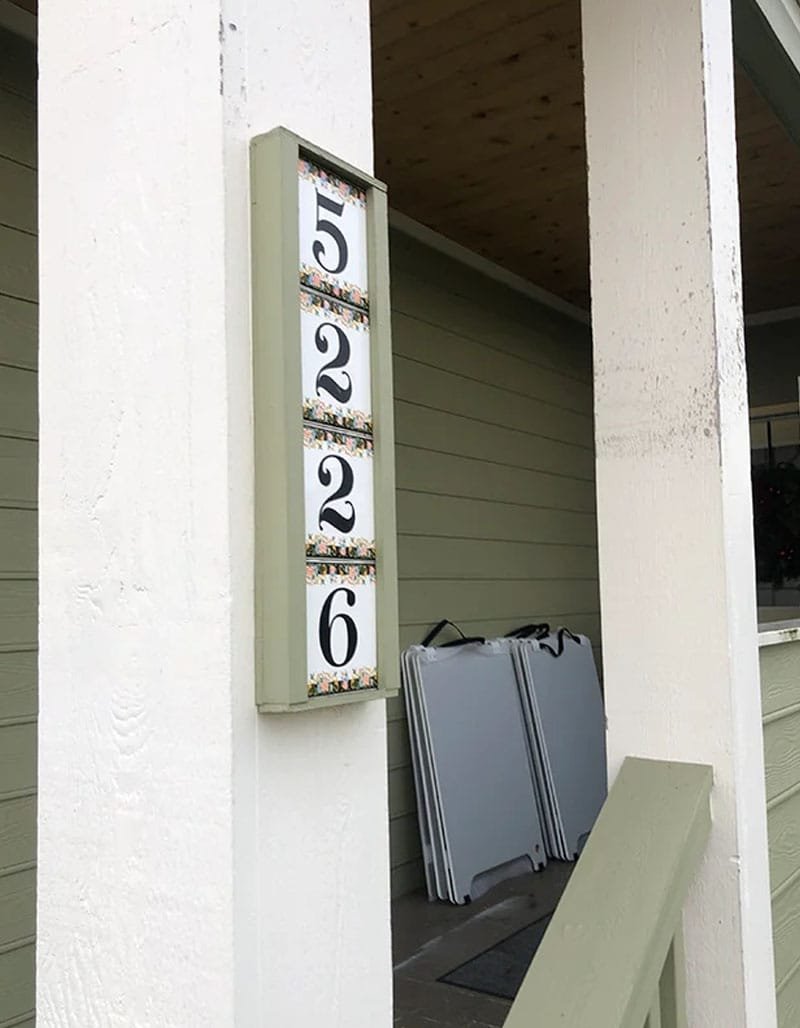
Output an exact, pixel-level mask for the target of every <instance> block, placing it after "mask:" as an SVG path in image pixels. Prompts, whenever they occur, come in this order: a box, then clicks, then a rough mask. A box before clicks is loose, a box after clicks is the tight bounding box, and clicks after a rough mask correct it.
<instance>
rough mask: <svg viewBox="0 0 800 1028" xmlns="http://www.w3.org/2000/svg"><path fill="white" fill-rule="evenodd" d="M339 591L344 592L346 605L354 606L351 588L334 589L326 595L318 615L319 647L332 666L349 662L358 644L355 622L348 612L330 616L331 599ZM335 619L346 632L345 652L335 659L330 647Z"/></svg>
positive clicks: (354, 597)
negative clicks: (340, 657) (339, 658)
mask: <svg viewBox="0 0 800 1028" xmlns="http://www.w3.org/2000/svg"><path fill="white" fill-rule="evenodd" d="M339 593H344V598H345V603H346V604H347V606H348V607H355V605H356V594H355V593H354V592H353V590H352V589H345V588H344V587H342V588H340V589H334V590H333V592H332V593H331V594H330V596H328V597H327V599H326V600H325V602H324V603H323V604H322V610H321V611H320V615H319V648H320V649H321V650H322V656H323V657H324V658H325V660H327V662H328V663H329V664H333V666H334V667H344V666H345V664H349V663H350V661H351V660H352V659H353V655H354V653H355V652H356V646H358V629H357V628H356V623H355V621H353V619H352V618H351V617H350V615H349V614H335V615H334V616H333V617H331V607H332V606H333V601H334V599H335V597H336V596H337V595H338V594H339ZM337 621H341V622H342V624H343V625H344V627H345V631H346V633H347V647H346V650H345V654H344V656H343V657H342V659H341V660H336V658H335V657H334V655H333V651H332V649H331V632H332V631H333V626H334V624H335V623H336V622H337Z"/></svg>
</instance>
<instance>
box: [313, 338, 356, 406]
mask: <svg viewBox="0 0 800 1028" xmlns="http://www.w3.org/2000/svg"><path fill="white" fill-rule="evenodd" d="M324 328H332V329H333V330H334V332H335V333H336V335H337V341H338V343H339V352H338V353H337V354H336V356H335V357H334V358H333V359H332V360H329V361H328V363H327V364H323V365H322V368H321V369H320V372H319V374H318V375H317V396H319V391H320V389H324V390H325V392H326V393H329V394H330V395H331V396H332V397H333V398H334V400H337V401H338V402H339V403H347V401H348V400H349V399H350V397H351V396H352V395H353V382H352V379H351V378H350V375H349V374H348V372H346V371H343V372H342V379H343V380H344V384H341V383H339V382H337V381H336V379H335V378H332V377H331V376H330V375H326V374H325V372H326V371H331V370H333V369H335V368H344V367H345V366H346V365H347V362H348V361H349V360H350V340H349V339H348V338H347V336H346V335H345V333H344V332H343V331H342V329H340V328H339V326H338V325H334V324H333V323H332V322H330V321H326V322H325V324H324V325H320V326H319V328H318V329H317V331H316V333H315V334H314V342H315V343H316V344H317V349H318V350H319V352H320V353H327V352H328V340H327V339H326V338H325V336H324V335H323V334H322V330H323V329H324Z"/></svg>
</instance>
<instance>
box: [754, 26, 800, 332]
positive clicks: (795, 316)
mask: <svg viewBox="0 0 800 1028" xmlns="http://www.w3.org/2000/svg"><path fill="white" fill-rule="evenodd" d="M798 9H800V8H798ZM794 320H798V321H800V307H780V308H779V309H778V310H774V311H759V312H758V313H757V314H748V315H746V317H745V319H744V323H745V325H746V326H747V327H748V328H758V326H759V325H774V324H776V323H777V322H779V321H794Z"/></svg>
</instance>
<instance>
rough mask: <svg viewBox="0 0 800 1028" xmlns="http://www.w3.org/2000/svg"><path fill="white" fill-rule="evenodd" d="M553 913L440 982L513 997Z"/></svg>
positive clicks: (480, 955)
mask: <svg viewBox="0 0 800 1028" xmlns="http://www.w3.org/2000/svg"><path fill="white" fill-rule="evenodd" d="M552 916H553V915H552V913H550V914H547V915H546V916H545V917H542V918H540V919H539V920H538V921H534V922H533V924H529V925H527V926H526V927H525V928H521V929H520V930H519V931H517V932H514V934H513V935H509V937H508V938H507V939H503V940H502V942H498V943H497V944H496V945H495V946H491V947H490V948H489V949H487V950H484V951H483V953H479V954H478V956H477V957H473V958H472V959H471V960H468V961H467V962H466V963H465V964H460V965H459V966H458V967H457V968H455V970H453V971H448V973H447V974H443V975H442V977H441V978H440V979H439V981H440V982H446V983H447V984H448V985H460V986H461V988H462V989H472V990H473V991H474V992H485V993H487V994H488V995H489V996H499V997H500V998H501V999H514V997H515V996H516V995H517V992H518V991H519V987H520V985H522V979H523V978H524V977H525V975H526V973H527V970H528V968H529V967H530V964H531V961H532V960H533V955H534V953H535V952H536V950H537V949H538V948H539V943H540V942H541V941H542V938H543V936H544V933H545V930H546V928H547V926H548V925H549V924H550V918H551V917H552Z"/></svg>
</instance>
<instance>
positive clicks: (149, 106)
mask: <svg viewBox="0 0 800 1028" xmlns="http://www.w3.org/2000/svg"><path fill="white" fill-rule="evenodd" d="M39 21H40V74H41V82H40V94H39V102H40V190H41V207H40V215H41V217H40V223H41V290H40V292H41V440H42V442H41V458H40V460H41V463H40V493H41V542H40V555H41V562H40V563H41V615H40V635H41V664H40V689H41V720H40V737H39V786H40V821H39V925H38V930H39V951H38V1005H39V1019H38V1022H37V1023H38V1024H39V1026H40V1028H51V1026H56V1025H57V1026H59V1028H62V1026H65V1025H70V1026H73V1025H74V1026H76V1028H77V1026H80V1028H101V1026H102V1028H109V1026H110V1028H113V1026H120V1028H122V1026H124V1028H131V1026H155V1025H159V1026H165V1028H166V1026H176V1028H189V1026H191V1028H200V1026H209V1028H228V1026H233V1025H236V1026H241V1028H251V1026H253V1028H255V1026H258V1028H261V1026H269V1025H274V1026H276V1028H311V1026H313V1028H337V1026H338V1028H388V1026H389V1025H390V1023H391V959H390V930H389V872H388V865H389V861H388V826H387V795H386V788H387V786H386V739H385V715H384V709H383V704H382V703H380V702H371V703H365V704H363V705H353V706H348V707H343V708H338V709H337V710H335V711H330V712H323V713H312V714H308V713H304V714H298V715H286V716H284V717H271V718H270V717H265V716H259V715H258V714H257V713H256V709H255V706H254V701H253V599H252V595H253V584H252V566H253V527H252V505H253V467H252V439H251V421H252V401H251V375H250V337H249V282H248V277H249V267H250V260H249V239H248V236H249V206H248V204H249V198H248V149H247V148H248V141H249V139H250V137H251V136H252V135H254V134H257V133H261V132H264V131H267V130H269V129H270V128H272V127H274V126H275V125H276V124H279V123H283V124H286V125H288V126H289V127H290V128H292V129H293V130H295V131H297V132H299V133H301V134H302V135H304V136H306V137H308V138H309V139H311V140H312V141H314V142H316V143H318V144H320V145H321V146H323V147H325V148H327V149H329V150H331V151H333V152H334V153H336V154H337V155H339V156H341V157H342V158H344V159H345V160H347V161H349V162H351V163H353V164H355V165H358V166H359V167H361V168H363V169H365V170H367V171H370V170H371V168H372V112H371V82H370V40H369V9H368V2H367V0H307V2H305V3H304V4H302V5H301V4H288V3H261V2H259V0H193V2H192V3H191V4H187V3H185V2H181V0H119V2H115V3H112V4H101V5H99V6H98V5H97V4H95V3H90V2H89V0H77V2H75V3H71V4H68V5H64V4H42V5H41V10H40V17H39ZM275 602H276V603H280V602H282V597H280V596H276V597H275Z"/></svg>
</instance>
